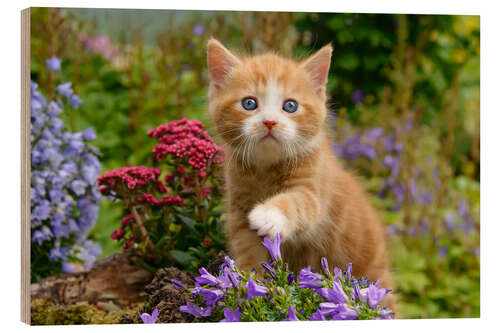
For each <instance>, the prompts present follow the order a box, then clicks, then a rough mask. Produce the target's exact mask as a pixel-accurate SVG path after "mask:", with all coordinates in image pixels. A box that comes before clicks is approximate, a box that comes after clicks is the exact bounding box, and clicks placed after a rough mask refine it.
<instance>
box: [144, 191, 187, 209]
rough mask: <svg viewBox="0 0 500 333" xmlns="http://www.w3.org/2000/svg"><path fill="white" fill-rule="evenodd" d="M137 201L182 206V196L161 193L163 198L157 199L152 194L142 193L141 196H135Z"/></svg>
mask: <svg viewBox="0 0 500 333" xmlns="http://www.w3.org/2000/svg"><path fill="white" fill-rule="evenodd" d="M137 202H140V203H148V204H151V205H164V204H176V205H177V206H182V198H181V197H179V196H177V195H166V194H165V195H163V198H161V199H158V198H156V197H154V196H153V195H152V194H149V193H144V194H143V195H142V197H139V198H137Z"/></svg>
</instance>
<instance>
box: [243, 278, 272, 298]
mask: <svg viewBox="0 0 500 333" xmlns="http://www.w3.org/2000/svg"><path fill="white" fill-rule="evenodd" d="M245 287H246V288H247V290H248V292H247V297H246V298H247V299H251V298H252V297H255V296H264V295H266V294H267V288H266V287H264V286H260V285H258V284H257V283H255V281H254V280H253V279H252V278H250V279H249V280H248V282H247V284H246V285H245Z"/></svg>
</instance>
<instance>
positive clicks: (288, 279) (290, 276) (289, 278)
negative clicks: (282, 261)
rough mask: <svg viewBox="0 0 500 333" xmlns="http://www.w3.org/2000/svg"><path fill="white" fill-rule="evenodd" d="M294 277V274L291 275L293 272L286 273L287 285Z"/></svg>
mask: <svg viewBox="0 0 500 333" xmlns="http://www.w3.org/2000/svg"><path fill="white" fill-rule="evenodd" d="M294 278H295V276H294V275H293V273H290V274H288V276H287V277H286V281H287V282H288V284H289V285H291V284H292V283H293V280H294Z"/></svg>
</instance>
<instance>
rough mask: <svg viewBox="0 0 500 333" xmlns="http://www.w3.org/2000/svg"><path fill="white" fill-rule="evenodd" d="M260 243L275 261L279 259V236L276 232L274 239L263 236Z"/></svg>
mask: <svg viewBox="0 0 500 333" xmlns="http://www.w3.org/2000/svg"><path fill="white" fill-rule="evenodd" d="M262 245H264V247H265V248H266V249H267V251H269V254H270V255H271V258H273V259H274V260H275V261H278V259H281V251H280V245H281V237H280V235H279V234H276V236H275V237H274V241H271V240H270V239H269V238H267V237H265V238H264V241H263V242H262Z"/></svg>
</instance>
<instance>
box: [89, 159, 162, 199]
mask: <svg viewBox="0 0 500 333" xmlns="http://www.w3.org/2000/svg"><path fill="white" fill-rule="evenodd" d="M160 174H161V169H159V168H148V167H145V166H131V167H123V168H118V169H113V170H109V171H107V172H105V173H104V174H102V175H101V176H99V178H98V179H97V185H98V186H100V188H99V190H100V191H101V193H102V194H104V195H109V194H112V195H114V194H119V192H120V191H123V190H124V189H123V186H121V185H122V184H123V185H125V186H126V188H127V189H129V190H134V189H140V190H143V191H148V190H149V189H150V188H151V187H153V189H155V190H157V191H158V192H160V193H165V192H167V191H168V189H167V187H166V186H165V184H164V183H163V182H162V181H161V180H160V179H158V177H159V176H160Z"/></svg>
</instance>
